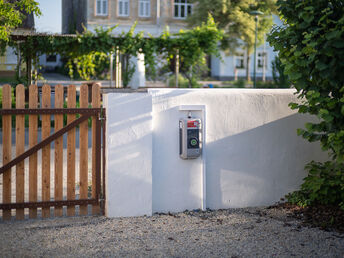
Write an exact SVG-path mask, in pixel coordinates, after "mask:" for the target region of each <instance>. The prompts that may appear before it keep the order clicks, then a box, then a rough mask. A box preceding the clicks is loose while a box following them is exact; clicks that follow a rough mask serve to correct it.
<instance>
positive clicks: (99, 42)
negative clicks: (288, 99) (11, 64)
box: [9, 16, 222, 80]
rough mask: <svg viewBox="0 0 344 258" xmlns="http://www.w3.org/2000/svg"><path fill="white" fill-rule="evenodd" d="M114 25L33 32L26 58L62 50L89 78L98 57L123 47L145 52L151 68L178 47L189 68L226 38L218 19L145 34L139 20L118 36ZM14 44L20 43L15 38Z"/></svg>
mask: <svg viewBox="0 0 344 258" xmlns="http://www.w3.org/2000/svg"><path fill="white" fill-rule="evenodd" d="M116 27H117V26H114V27H110V28H106V29H104V28H97V29H95V32H94V33H93V32H91V31H88V30H86V29H85V31H84V32H83V33H79V34H76V36H75V37H68V36H39V35H37V36H30V37H27V39H26V42H25V44H20V50H21V53H22V56H23V58H27V57H33V56H37V55H42V54H55V53H58V54H60V55H61V56H64V57H66V58H67V59H68V61H67V66H68V68H69V74H70V76H73V74H75V73H77V74H78V75H79V76H80V77H81V78H83V79H86V80H89V79H90V78H91V77H93V76H94V75H95V74H96V66H97V60H98V61H99V60H102V59H104V58H106V56H107V55H108V54H109V53H114V52H115V50H116V48H119V50H120V52H121V53H122V54H126V55H129V56H134V55H136V54H137V53H143V54H145V65H146V66H148V67H149V69H150V72H151V73H154V72H155V71H156V57H157V56H158V55H161V54H163V55H164V56H165V57H166V59H167V60H170V59H171V57H173V56H175V55H176V51H177V49H178V50H179V56H180V59H181V62H182V63H183V66H184V67H185V69H186V70H188V69H190V68H191V67H192V66H194V65H196V64H197V63H199V62H202V60H203V57H204V55H205V54H208V55H217V56H218V55H219V52H218V47H217V44H218V42H219V40H221V38H222V31H220V30H218V29H217V26H216V24H215V22H214V19H213V18H212V17H211V16H209V18H208V21H207V22H206V23H203V24H202V25H201V26H199V27H195V28H193V29H191V30H185V31H180V32H179V33H176V34H171V33H169V32H168V31H167V30H166V31H164V32H163V33H162V34H161V35H160V36H159V37H153V36H151V35H150V36H148V37H145V36H144V33H143V32H139V33H134V30H135V27H136V24H134V25H133V26H132V27H131V29H130V30H129V31H128V32H122V33H121V34H120V35H118V36H116V37H114V36H113V35H112V31H113V30H114V29H115V28H116ZM9 44H10V45H12V46H17V43H16V42H15V41H14V40H12V41H10V42H9Z"/></svg>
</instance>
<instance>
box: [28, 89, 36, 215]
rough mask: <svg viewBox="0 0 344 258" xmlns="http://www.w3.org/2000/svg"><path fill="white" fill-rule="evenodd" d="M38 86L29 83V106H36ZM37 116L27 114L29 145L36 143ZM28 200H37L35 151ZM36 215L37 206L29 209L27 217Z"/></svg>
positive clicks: (30, 172) (31, 157)
mask: <svg viewBox="0 0 344 258" xmlns="http://www.w3.org/2000/svg"><path fill="white" fill-rule="evenodd" d="M37 98H38V87H37V85H34V84H32V85H30V87H29V108H37V104H38V101H37ZM37 120H38V116H37V115H29V147H30V148H31V147H33V146H35V145H36V144H37V134H38V133H37V131H38V121H37ZM29 201H30V202H37V152H36V153H34V154H32V155H31V156H30V157H29ZM36 217H37V208H30V209H29V218H30V219H34V218H36Z"/></svg>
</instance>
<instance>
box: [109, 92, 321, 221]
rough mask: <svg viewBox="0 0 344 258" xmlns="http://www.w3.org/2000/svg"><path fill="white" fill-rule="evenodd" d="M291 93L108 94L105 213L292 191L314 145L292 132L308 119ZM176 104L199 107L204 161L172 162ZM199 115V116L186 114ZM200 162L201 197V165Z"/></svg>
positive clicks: (228, 202)
mask: <svg viewBox="0 0 344 258" xmlns="http://www.w3.org/2000/svg"><path fill="white" fill-rule="evenodd" d="M292 101H297V98H296V96H295V95H294V91H293V90H253V89H225V90H223V89H150V90H148V92H147V93H132V94H119V93H112V94H108V96H107V102H108V103H107V104H106V108H107V116H108V117H107V146H108V151H107V154H108V155H107V165H108V166H107V210H108V213H107V214H108V215H109V216H135V215H144V214H151V213H152V212H167V211H172V212H177V211H183V210H186V209H188V210H190V209H197V208H201V206H202V201H203V200H204V198H205V199H206V207H208V208H212V209H220V208H229V207H248V206H261V205H269V204H273V203H274V202H276V201H278V200H279V199H280V198H281V197H283V196H284V195H285V194H286V193H288V192H290V191H292V190H295V189H297V188H298V187H299V185H300V184H301V183H302V178H303V177H304V176H305V171H304V169H303V168H304V166H305V164H306V163H307V162H309V161H311V160H324V159H325V158H326V155H325V154H324V153H323V152H322V151H321V150H320V147H319V144H317V143H313V144H310V143H308V142H307V141H305V140H303V139H302V138H301V137H299V136H297V135H296V129H297V128H300V127H303V125H304V123H305V122H306V121H309V120H310V119H314V118H311V117H309V116H305V115H300V114H297V113H296V111H293V110H291V109H290V108H289V107H288V103H290V102H292ZM182 105H190V106H192V105H199V106H204V109H205V111H206V112H205V114H206V116H205V120H206V132H205V140H206V144H205V145H204V151H205V152H206V157H205V160H202V158H198V159H195V160H182V159H180V158H179V138H178V137H179V136H178V121H179V119H180V118H182V117H186V115H187V114H186V112H184V111H180V106H182ZM193 116H194V117H199V118H201V117H202V111H195V112H193ZM203 162H204V164H205V169H206V170H205V171H206V177H205V183H206V192H205V195H204V194H203V192H202V164H203Z"/></svg>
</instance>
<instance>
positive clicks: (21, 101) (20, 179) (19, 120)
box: [15, 84, 25, 220]
mask: <svg viewBox="0 0 344 258" xmlns="http://www.w3.org/2000/svg"><path fill="white" fill-rule="evenodd" d="M16 108H25V88H24V85H22V84H19V85H17V87H16ZM15 134H16V155H17V156H19V155H20V154H22V153H23V152H24V151H25V115H16V133H15ZM24 185H25V184H24V161H21V162H19V163H18V164H17V165H16V202H24ZM16 219H18V220H22V219H24V209H23V208H21V209H16Z"/></svg>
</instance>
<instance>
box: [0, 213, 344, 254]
mask: <svg viewBox="0 0 344 258" xmlns="http://www.w3.org/2000/svg"><path fill="white" fill-rule="evenodd" d="M0 253H1V256H2V257H11V256H16V257H17V256H29V257H30V256H35V257H36V256H39V257H51V256H60V257H64V256H67V257H93V256H96V257H103V256H105V257H112V256H119V257H122V256H129V257H133V256H135V257H137V256H141V257H142V256H159V257H161V256H163V257H186V256H187V257H256V256H258V257H259V256H260V257H269V256H278V257H290V256H297V257H343V254H344V234H340V233H336V232H326V231H321V230H319V229H316V228H307V227H302V226H301V225H300V222H299V221H296V220H295V219H292V218H290V217H288V214H286V213H285V211H283V210H276V209H265V208H248V209H229V210H219V211H208V212H196V211H195V212H184V213H176V214H156V215H154V216H152V217H134V218H116V219H109V218H105V217H79V218H77V217H73V218H60V219H48V220H36V221H20V222H2V223H0Z"/></svg>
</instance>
